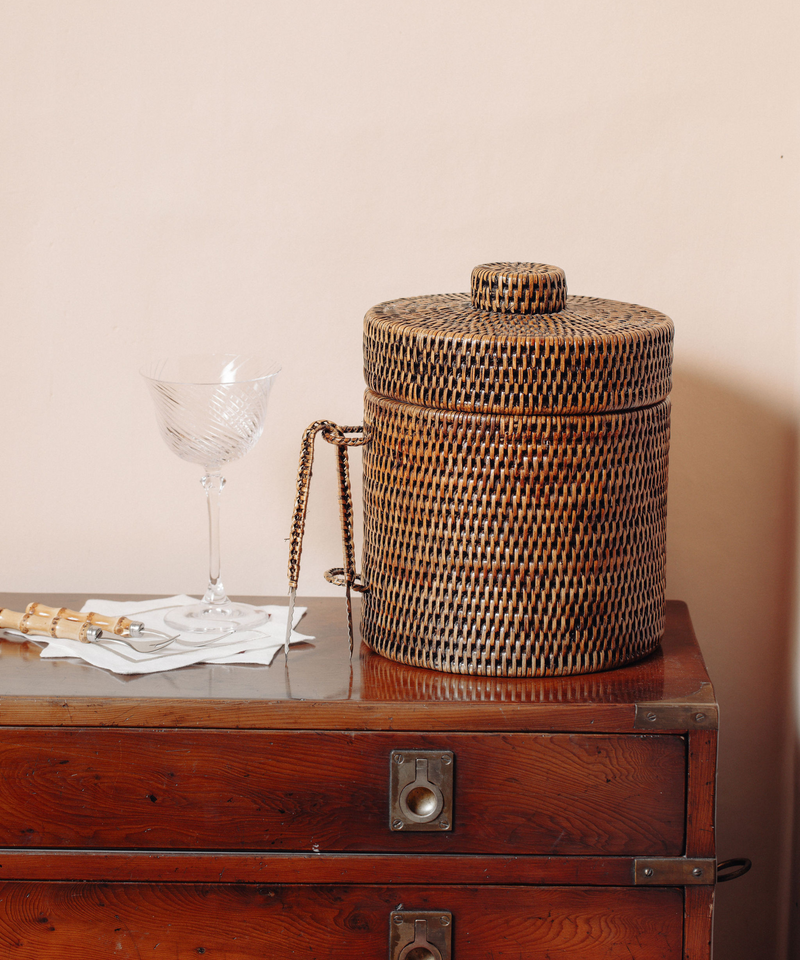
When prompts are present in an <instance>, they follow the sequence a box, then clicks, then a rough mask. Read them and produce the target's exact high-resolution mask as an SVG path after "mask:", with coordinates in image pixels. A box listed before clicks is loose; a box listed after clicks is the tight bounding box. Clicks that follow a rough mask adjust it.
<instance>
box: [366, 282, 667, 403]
mask: <svg viewBox="0 0 800 960" xmlns="http://www.w3.org/2000/svg"><path fill="white" fill-rule="evenodd" d="M672 338H673V326H672V321H671V320H670V319H669V317H666V316H665V315H664V314H662V313H658V312H657V311H655V310H650V309H648V308H646V307H638V306H635V305H633V304H628V303H618V302H616V301H613V300H598V299H594V298H592V297H572V296H570V297H567V306H566V308H565V309H564V310H562V311H560V312H559V313H551V314H530V315H523V314H513V313H488V312H486V311H483V310H476V309H475V308H474V307H473V305H472V302H471V300H470V295H469V294H466V293H454V294H443V295H438V296H430V297H416V298H409V299H406V300H393V301H390V302H388V303H382V304H379V305H378V306H376V307H373V308H372V309H371V310H370V311H369V312H368V313H367V315H366V317H365V318H364V376H365V378H366V381H367V385H368V386H369V387H370V389H371V390H373V391H374V392H375V393H377V394H381V395H383V396H386V397H391V398H393V399H395V400H402V401H405V402H406V403H415V404H420V405H421V406H426V407H435V408H437V409H440V410H459V411H472V412H475V413H506V414H539V413H597V412H602V411H615V410H628V409H631V408H633V407H641V406H647V405H650V404H654V403H658V402H659V401H661V400H663V399H664V398H665V397H667V396H668V394H669V391H670V387H671V370H672Z"/></svg>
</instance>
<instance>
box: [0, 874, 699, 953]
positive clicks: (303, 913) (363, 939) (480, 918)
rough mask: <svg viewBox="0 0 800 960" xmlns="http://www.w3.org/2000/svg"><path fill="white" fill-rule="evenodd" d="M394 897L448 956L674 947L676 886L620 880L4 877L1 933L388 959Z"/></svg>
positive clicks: (157, 948)
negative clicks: (445, 933)
mask: <svg viewBox="0 0 800 960" xmlns="http://www.w3.org/2000/svg"><path fill="white" fill-rule="evenodd" d="M401 903H402V904H403V905H404V907H405V908H406V909H408V908H412V909H414V910H420V911H423V910H424V911H433V910H436V911H447V912H448V913H449V914H450V917H448V920H450V918H452V920H451V923H452V927H451V933H450V939H451V944H452V956H453V957H454V958H455V957H457V958H458V960H486V958H487V957H491V958H493V960H519V958H520V957H542V958H545V957H552V958H558V960H577V958H580V960H618V958H619V960H623V958H624V960H680V958H681V957H682V953H683V951H682V925H683V907H684V903H683V894H682V891H681V890H676V889H669V888H652V889H648V890H642V889H636V888H624V887H608V888H592V887H518V886H517V887H513V886H488V887H463V886H462V887H459V886H430V887H403V886H397V887H395V886H309V885H301V886H288V887H281V886H269V885H244V884H237V885H234V884H214V885H208V884H178V883H167V884H158V885H153V884H150V885H145V884H130V883H128V884H98V883H37V884H32V883H4V884H0V943H3V942H5V943H13V944H14V946H15V948H16V949H15V951H14V956H15V958H17V960H49V958H58V960H65V958H70V960H72V958H77V957H80V958H81V960H107V958H108V957H111V956H120V957H156V958H157V957H159V956H162V955H163V956H164V957H169V958H170V960H189V958H191V960H197V958H198V956H202V955H203V954H205V955H206V956H208V957H225V958H227V960H262V958H264V957H298V958H308V960H322V958H325V960H339V958H341V960H352V958H353V957H359V958H361V960H386V958H387V956H388V945H389V938H390V930H389V926H390V922H391V920H390V918H391V913H392V911H393V910H395V909H396V908H397V907H398V906H399V905H400V904H401ZM432 956H433V954H431V953H430V952H425V951H424V948H423V949H422V950H420V949H417V950H416V952H414V951H413V950H412V952H411V957H412V958H413V960H422V958H428V960H430V958H431V957H432Z"/></svg>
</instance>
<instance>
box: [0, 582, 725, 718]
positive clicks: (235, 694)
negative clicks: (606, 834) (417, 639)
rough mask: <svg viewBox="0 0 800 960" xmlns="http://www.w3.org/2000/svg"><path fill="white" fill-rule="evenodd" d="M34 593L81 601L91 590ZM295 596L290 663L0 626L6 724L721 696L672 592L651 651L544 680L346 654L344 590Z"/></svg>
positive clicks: (548, 710)
mask: <svg viewBox="0 0 800 960" xmlns="http://www.w3.org/2000/svg"><path fill="white" fill-rule="evenodd" d="M32 599H34V598H32V597H30V596H25V595H20V594H0V605H2V606H8V607H11V608H12V609H24V607H25V605H26V604H27V603H28V602H29V601H30V600H32ZM36 599H39V600H42V601H46V602H49V603H50V604H51V605H53V606H67V607H73V608H75V607H80V606H81V605H82V604H83V603H84V601H85V599H86V598H85V597H82V596H76V595H75V594H59V595H51V596H48V597H39V598H36ZM251 599H254V600H258V598H251ZM261 602H263V598H261ZM275 602H277V603H284V604H285V602H286V601H285V600H284V599H282V598H279V599H277V600H276V601H275ZM298 604H300V605H304V606H306V605H307V606H308V613H307V615H306V617H305V618H304V619H303V621H302V623H301V629H302V631H303V632H304V633H306V634H312V635H313V636H314V640H313V641H312V642H311V643H310V644H304V645H302V646H300V647H298V648H293V649H292V652H291V654H290V657H289V664H288V669H284V662H283V658H282V656H280V655H279V656H278V658H277V659H276V660H275V661H274V662H273V664H272V665H271V666H269V667H265V666H221V665H220V666H213V665H211V664H196V665H193V666H190V667H184V668H183V669H181V670H176V671H172V672H169V673H164V674H151V675H143V676H133V677H118V676H114V675H113V674H110V673H107V672H106V671H104V670H100V669H97V668H96V667H92V666H89V665H88V664H85V663H81V662H78V661H74V660H69V659H65V660H42V659H41V658H40V657H39V648H38V647H36V646H34V645H33V644H32V643H30V642H26V641H23V642H19V638H18V639H17V640H13V639H11V638H10V635H5V638H4V637H3V634H2V633H0V725H15V724H28V725H43V726H48V725H64V726H70V725H75V726H86V725H89V726H91V725H103V726H133V727H145V726H170V727H178V726H183V727H220V728H225V727H248V728H251V729H253V728H260V729H295V730H298V729H299V730H302V729H309V728H313V729H316V730H322V729H329V730H337V729H338V730H369V729H371V730H419V731H431V730H498V731H509V730H538V731H549V730H565V731H570V732H572V731H578V730H584V731H587V732H595V731H620V732H625V731H633V730H634V729H635V727H634V719H635V704H636V703H637V702H643V701H644V702H649V703H657V702H662V703H670V702H673V701H685V700H690V701H692V702H707V703H713V701H714V692H713V689H712V687H711V684H710V682H709V679H708V674H707V673H706V670H705V666H704V664H703V658H702V655H701V653H700V650H699V647H698V645H697V640H696V638H695V636H694V631H693V629H692V624H691V620H690V618H689V614H688V611H687V609H686V605H685V604H683V603H680V602H677V601H669V602H668V603H667V615H666V633H665V635H664V638H663V640H662V644H661V649H660V650H658V651H656V652H655V653H653V654H651V655H650V656H649V657H646V658H645V659H644V660H642V661H639V662H638V663H635V664H631V665H630V666H628V667H624V668H621V669H618V670H610V671H608V672H605V673H597V674H591V675H586V676H578V677H564V678H543V679H538V680H503V679H497V678H487V677H468V676H460V675H452V674H441V673H434V672H433V671H429V670H423V669H419V668H417V667H410V666H405V665H403V664H397V663H392V662H390V661H388V660H385V659H384V658H383V657H381V656H378V655H377V654H374V653H371V652H370V651H369V650H368V649H367V648H366V647H365V646H364V645H363V644H362V645H360V647H359V646H357V647H356V651H357V652H356V656H355V657H354V658H353V660H352V661H351V660H350V658H349V656H348V644H347V629H346V621H345V607H344V601H343V600H342V601H339V600H336V599H320V598H316V599H311V600H299V601H298ZM356 621H358V616H357V615H356Z"/></svg>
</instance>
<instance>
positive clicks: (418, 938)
mask: <svg viewBox="0 0 800 960" xmlns="http://www.w3.org/2000/svg"><path fill="white" fill-rule="evenodd" d="M452 928H453V917H452V914H450V913H448V912H447V911H446V910H422V911H419V910H395V911H394V912H393V913H392V915H391V918H390V921H389V957H390V960H450V956H451V953H450V947H451V944H450V938H451V931H452Z"/></svg>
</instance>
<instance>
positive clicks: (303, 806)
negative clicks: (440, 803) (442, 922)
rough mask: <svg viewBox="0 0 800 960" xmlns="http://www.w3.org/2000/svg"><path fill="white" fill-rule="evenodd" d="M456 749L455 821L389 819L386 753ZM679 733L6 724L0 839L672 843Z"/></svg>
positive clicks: (406, 847)
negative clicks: (412, 823) (413, 829)
mask: <svg viewBox="0 0 800 960" xmlns="http://www.w3.org/2000/svg"><path fill="white" fill-rule="evenodd" d="M396 749H402V750H412V749H420V750H452V751H453V752H454V754H455V794H454V817H453V829H452V831H448V832H446V833H407V832H399V833H395V832H392V831H391V830H390V829H389V801H388V797H389V791H388V781H389V758H390V754H391V751H392V750H396ZM685 762H686V761H685V743H684V739H683V738H682V737H677V736H658V735H639V736H634V735H624V736H621V735H617V736H604V735H600V734H596V735H586V734H572V735H567V734H549V735H548V734H496V735H491V734H449V735H433V734H431V735H427V736H423V735H420V734H385V733H349V734H348V733H341V732H296V733H294V732H286V731H276V732H272V733H265V732H259V731H220V730H205V731H192V730H132V729H120V730H104V729H95V728H84V729H80V728H78V729H75V728H67V729H57V728H56V729H41V728H10V729H8V730H7V735H6V737H5V738H4V740H3V742H2V743H1V744H0V769H2V771H3V776H2V780H0V845H2V846H7V847H17V846H22V847H29V846H45V847H55V848H58V847H85V848H113V847H120V848H142V849H147V848H153V847H159V848H169V849H210V850H221V849H222V850H224V849H229V850H241V849H255V850H308V851H315V852H316V851H323V852H324V851H336V850H354V851H355V850H374V851H389V852H404V853H408V852H415V851H423V850H424V851H431V852H436V851H439V852H459V853H500V852H508V853H511V852H516V853H526V854H548V855H555V854H561V855H570V854H572V855H580V854H589V853H595V854H601V853H602V854H603V855H606V856H615V855H616V856H623V855H639V856H648V855H649V856H667V855H679V854H680V853H681V852H682V849H683V838H684V807H685V793H684V789H685V788H684V782H685V781H684V768H685Z"/></svg>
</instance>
